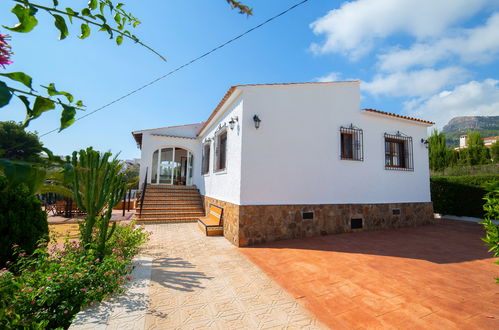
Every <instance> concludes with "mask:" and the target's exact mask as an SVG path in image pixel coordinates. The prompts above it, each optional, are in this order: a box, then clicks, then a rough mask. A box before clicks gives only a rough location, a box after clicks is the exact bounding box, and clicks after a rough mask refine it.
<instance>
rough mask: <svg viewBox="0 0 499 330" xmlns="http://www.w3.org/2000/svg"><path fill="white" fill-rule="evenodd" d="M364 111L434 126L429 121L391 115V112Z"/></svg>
mask: <svg viewBox="0 0 499 330" xmlns="http://www.w3.org/2000/svg"><path fill="white" fill-rule="evenodd" d="M364 111H368V112H373V113H378V114H381V115H386V116H391V117H395V118H401V119H407V120H413V121H417V122H420V123H424V124H429V125H435V123H434V122H432V121H429V120H424V119H419V118H414V117H408V116H402V115H397V114H396V113H391V112H385V111H379V110H375V109H364Z"/></svg>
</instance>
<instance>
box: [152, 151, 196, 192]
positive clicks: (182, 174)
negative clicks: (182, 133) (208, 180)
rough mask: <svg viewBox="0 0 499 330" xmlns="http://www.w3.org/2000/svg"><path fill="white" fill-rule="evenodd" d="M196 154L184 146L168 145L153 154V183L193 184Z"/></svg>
mask: <svg viewBox="0 0 499 330" xmlns="http://www.w3.org/2000/svg"><path fill="white" fill-rule="evenodd" d="M193 165H194V155H193V152H192V151H191V150H189V149H188V148H184V147H179V146H174V145H167V146H162V147H160V148H157V149H156V150H154V151H153V152H152V155H151V183H152V184H168V185H192V177H193Z"/></svg>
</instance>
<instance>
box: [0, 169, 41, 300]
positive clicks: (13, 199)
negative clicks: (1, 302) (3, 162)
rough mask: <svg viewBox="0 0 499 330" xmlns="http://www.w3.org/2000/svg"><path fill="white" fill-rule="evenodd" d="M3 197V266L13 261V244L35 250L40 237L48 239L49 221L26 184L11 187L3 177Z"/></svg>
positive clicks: (0, 254) (0, 204)
mask: <svg viewBox="0 0 499 330" xmlns="http://www.w3.org/2000/svg"><path fill="white" fill-rule="evenodd" d="M0 196H1V198H0V233H1V235H0V268H1V267H3V266H4V265H5V263H6V262H7V261H13V256H12V254H13V250H12V245H13V244H17V245H19V246H20V247H21V248H22V249H23V250H24V251H26V252H27V253H32V252H33V251H34V250H35V249H36V245H37V241H38V240H40V239H47V238H48V223H47V213H45V212H44V211H43V210H42V207H41V202H40V201H39V200H38V198H37V197H36V196H35V195H33V194H32V193H31V191H30V190H29V189H28V187H26V186H25V185H18V186H15V187H9V186H8V185H7V180H6V179H5V178H4V177H2V176H0ZM2 299H3V297H2Z"/></svg>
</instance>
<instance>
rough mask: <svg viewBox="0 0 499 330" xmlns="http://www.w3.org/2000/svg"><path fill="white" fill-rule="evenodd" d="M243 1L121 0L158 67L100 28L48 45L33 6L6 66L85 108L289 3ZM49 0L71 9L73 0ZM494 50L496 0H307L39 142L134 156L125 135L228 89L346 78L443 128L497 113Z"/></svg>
mask: <svg viewBox="0 0 499 330" xmlns="http://www.w3.org/2000/svg"><path fill="white" fill-rule="evenodd" d="M40 2H43V1H41V0H40ZM45 2H47V3H51V1H45ZM244 2H245V3H247V4H248V5H250V6H251V7H252V8H253V10H254V15H253V16H251V17H248V18H247V17H246V16H243V15H239V14H237V12H235V11H232V10H230V9H229V8H228V6H227V4H226V2H225V1H224V0H210V1H206V0H194V1H182V0H171V1H164V0H148V1H127V2H126V8H127V9H128V10H129V11H131V12H132V13H133V14H134V15H135V16H137V17H138V18H140V19H141V21H142V24H141V25H140V26H139V27H138V28H137V29H135V31H134V32H135V33H136V35H137V36H138V37H139V38H140V39H141V40H142V41H143V42H144V43H147V44H148V45H150V46H152V47H153V48H154V49H156V50H158V51H159V52H160V53H162V54H163V55H164V56H166V57H167V58H168V62H163V61H162V60H161V59H159V58H158V57H156V56H155V55H154V54H152V53H151V52H149V51H147V50H146V49H145V48H143V47H140V46H138V45H136V44H133V43H131V42H128V41H125V42H124V43H123V45H122V46H120V47H118V46H116V45H115V43H114V41H110V40H109V39H108V38H107V37H106V34H104V33H102V32H97V31H92V35H91V36H90V37H89V38H88V39H86V40H79V39H78V38H77V37H76V35H77V33H78V29H77V27H78V25H74V26H73V28H72V30H71V31H72V32H73V33H72V34H71V35H70V36H69V37H68V38H67V39H66V40H63V41H59V40H57V37H58V31H57V30H56V29H55V28H54V27H53V25H52V23H51V21H50V19H49V18H48V17H47V15H45V14H43V13H40V14H39V15H38V17H39V21H40V23H39V25H38V27H37V28H35V30H34V31H33V32H31V33H28V34H17V33H11V35H12V41H11V44H12V47H13V50H14V52H15V55H14V56H13V58H12V59H13V61H14V64H12V65H10V66H9V67H8V68H7V70H5V71H8V72H13V71H23V72H26V73H28V74H30V75H32V76H33V77H34V78H35V81H34V83H35V85H40V84H47V83H49V82H55V83H56V86H57V88H59V89H63V90H67V91H69V92H71V93H73V94H74V95H75V96H76V97H77V98H80V99H82V100H84V101H85V103H86V105H87V109H88V110H87V111H92V110H93V109H95V108H97V107H100V106H102V105H103V104H106V103H108V102H109V101H112V100H113V99H115V98H118V97H120V96H122V95H123V94H126V93H128V92H129V91H131V90H133V89H135V88H137V87H140V86H141V85H143V84H145V83H147V82H149V81H151V80H153V79H155V78H157V77H158V76H161V75H162V74H164V73H166V72H168V71H170V70H171V69H173V68H175V67H177V66H178V65H181V64H183V63H184V62H186V61H188V60H190V59H192V58H194V57H196V56H198V55H200V54H201V53H203V52H205V51H207V50H210V49H211V48H213V47H215V46H216V45H218V44H220V43H222V42H224V41H226V40H228V39H230V38H231V37H233V36H235V35H237V34H239V33H241V32H243V31H245V30H247V29H248V28H250V27H252V26H254V25H256V24H258V23H260V22H262V21H263V20H265V19H267V18H268V17H270V16H273V15H274V14H276V13H278V12H280V11H282V10H284V9H286V8H288V7H289V6H291V5H293V4H294V3H296V2H297V0H281V1H268V0H267V1H265V0H247V1H244ZM60 3H61V4H62V6H65V5H66V4H69V3H71V4H73V3H81V6H83V5H84V4H85V1H71V2H69V1H67V0H61V1H60ZM144 3H146V4H147V5H144ZM13 4H14V2H13V1H2V3H1V4H0V12H1V13H2V14H1V16H0V21H1V22H2V24H3V25H14V24H15V23H16V19H15V16H14V15H13V14H10V13H9V10H10V8H11V7H12V6H13ZM74 7H78V6H76V5H74ZM0 32H1V33H5V32H6V31H5V30H4V29H1V28H0ZM498 57H499V0H474V1H469V0H452V1H447V0H439V1H434V0H431V1H429V0H420V1H412V0H357V1H350V2H345V1H326V0H310V1H309V2H307V3H306V4H304V5H302V6H300V7H299V8H297V9H295V10H293V11H291V12H290V13H288V14H287V15H285V16H283V17H280V18H279V19H277V20H275V21H273V22H271V23H269V24H268V25H265V26H264V27H262V28H261V29H258V30H256V31H254V32H252V33H251V34H249V35H247V36H246V37H244V38H242V39H240V40H238V41H236V42H235V43H233V44H231V45H229V46H228V47H226V48H224V49H222V50H220V51H218V52H216V53H214V54H212V55H210V56H209V57H207V58H205V59H203V60H201V61H199V62H197V63H195V64H193V65H191V66H189V67H187V68H185V69H184V70H182V71H180V72H177V73H175V74H174V75H172V76H170V77H168V78H166V79H164V80H162V81H160V82H159V83H157V84H155V85H153V86H151V87H149V88H147V89H144V90H142V91H141V92H139V93H137V94H135V95H133V96H131V97H129V98H127V99H125V100H123V101H120V102H119V103H116V104H114V105H112V106H111V107H109V108H107V109H105V110H103V111H100V112H98V113H96V114H94V115H92V116H89V117H87V118H85V119H83V120H81V121H78V122H76V123H75V124H74V125H73V126H71V127H69V128H68V129H66V130H64V131H62V132H61V133H52V134H49V135H47V136H45V137H43V138H42V141H43V142H44V144H45V145H46V146H47V147H49V148H50V149H52V150H53V151H54V152H55V153H57V154H69V153H71V152H72V151H73V150H77V149H80V148H86V147H87V146H93V147H94V148H96V149H98V150H102V151H105V150H111V151H113V152H114V153H116V152H121V156H120V158H124V159H125V158H134V157H139V156H140V152H139V150H138V149H137V148H136V146H135V143H134V141H133V138H132V136H131V134H130V132H131V131H133V130H138V129H146V128H154V127H161V126H169V125H180V124H187V123H194V122H200V121H203V120H206V118H208V116H209V114H210V113H211V111H212V110H213V109H214V108H215V106H216V105H217V103H218V102H219V100H220V99H221V98H222V96H223V95H224V93H225V92H226V90H227V89H228V88H229V87H230V86H231V85H234V84H244V83H273V82H305V81H327V80H350V79H360V80H362V85H361V86H362V107H364V108H375V109H379V110H384V111H389V112H394V113H399V114H404V115H412V116H417V117H421V118H423V119H428V120H434V121H436V122H437V127H442V126H443V125H444V124H445V123H446V122H447V121H448V120H449V119H450V118H452V117H454V116H459V115H499V65H498ZM0 70H2V69H1V68H0ZM83 114H84V113H83V112H82V113H80V114H78V115H83ZM59 115H60V113H59V112H58V111H51V112H48V113H45V114H44V115H42V117H40V118H39V119H37V120H35V121H33V122H32V124H30V126H29V129H30V130H33V131H37V132H39V133H45V132H47V131H49V130H51V129H53V128H56V127H57V126H58V122H59ZM23 118H24V110H23V106H22V104H20V103H19V102H18V101H14V102H12V103H11V104H10V105H9V106H7V107H4V108H2V109H0V120H2V121H4V120H16V121H21V120H23Z"/></svg>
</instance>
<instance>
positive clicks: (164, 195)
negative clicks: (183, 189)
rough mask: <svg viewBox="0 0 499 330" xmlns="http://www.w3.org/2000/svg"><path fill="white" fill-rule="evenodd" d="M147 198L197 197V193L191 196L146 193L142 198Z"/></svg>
mask: <svg viewBox="0 0 499 330" xmlns="http://www.w3.org/2000/svg"><path fill="white" fill-rule="evenodd" d="M147 197H199V194H198V193H192V194H172V193H149V192H146V194H145V196H144V198H147Z"/></svg>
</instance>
